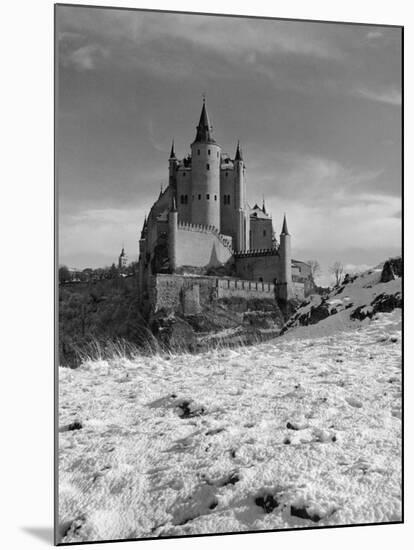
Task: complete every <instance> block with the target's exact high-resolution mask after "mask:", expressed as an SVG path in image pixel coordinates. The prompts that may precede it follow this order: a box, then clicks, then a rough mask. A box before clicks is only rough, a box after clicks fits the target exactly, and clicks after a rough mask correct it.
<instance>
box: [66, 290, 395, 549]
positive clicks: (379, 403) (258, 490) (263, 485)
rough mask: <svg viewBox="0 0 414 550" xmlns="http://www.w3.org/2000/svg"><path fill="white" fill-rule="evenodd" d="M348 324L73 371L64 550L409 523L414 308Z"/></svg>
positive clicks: (69, 379)
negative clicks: (405, 318)
mask: <svg viewBox="0 0 414 550" xmlns="http://www.w3.org/2000/svg"><path fill="white" fill-rule="evenodd" d="M394 283H395V281H391V283H389V284H391V285H392V284H394ZM361 292H363V291H361ZM345 298H347V295H346V293H345V292H344V293H343V294H342V295H339V296H338V300H339V299H341V300H342V303H344V304H345V303H346V301H347V300H346V299H345ZM344 315H345V313H344V314H341V313H338V314H336V315H333V316H331V317H329V318H327V319H325V320H324V321H321V323H319V324H318V325H314V326H312V327H310V326H309V327H299V328H294V329H293V330H291V331H289V332H287V333H286V334H285V335H284V336H283V337H280V338H276V339H274V340H272V341H270V342H267V343H262V344H259V345H256V346H251V347H245V348H239V349H236V350H231V349H223V350H215V351H210V352H207V353H204V354H199V355H175V356H171V357H152V358H144V357H142V358H137V359H135V360H133V361H129V360H114V361H111V362H106V361H101V362H89V363H86V364H84V365H83V366H81V367H80V368H78V369H76V370H70V369H67V368H60V369H59V376H60V403H59V413H60V419H59V425H60V434H59V457H60V474H59V476H60V477H59V518H60V524H61V533H62V541H63V542H71V541H86V540H89V541H92V540H100V539H101V540H102V539H122V538H135V537H154V536H155V537H158V536H169V535H188V534H198V533H220V532H230V531H231V532H234V531H252V530H263V529H284V528H292V527H299V528H300V527H306V526H323V525H338V524H342V525H343V524H355V523H371V522H388V521H398V520H400V519H401V310H400V309H396V310H394V311H392V312H391V313H379V314H377V315H376V316H375V317H374V319H372V320H368V319H367V320H365V321H363V322H359V321H353V322H352V323H351V322H349V313H348V310H347V313H346V315H348V317H344ZM340 316H342V317H343V319H342V321H341V317H340ZM330 323H331V324H332V323H340V326H337V327H332V326H331V324H330ZM323 325H325V327H324V326H323ZM312 331H313V332H312Z"/></svg>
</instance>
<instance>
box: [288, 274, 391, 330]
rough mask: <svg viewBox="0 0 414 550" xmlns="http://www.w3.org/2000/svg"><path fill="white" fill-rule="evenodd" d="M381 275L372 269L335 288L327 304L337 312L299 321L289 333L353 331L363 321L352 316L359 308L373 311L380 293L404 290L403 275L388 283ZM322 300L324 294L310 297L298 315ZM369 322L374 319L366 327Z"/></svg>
mask: <svg viewBox="0 0 414 550" xmlns="http://www.w3.org/2000/svg"><path fill="white" fill-rule="evenodd" d="M380 278H381V269H371V270H369V271H367V272H365V273H362V274H361V275H359V276H358V277H357V278H356V279H355V280H354V281H353V282H352V283H348V284H347V285H345V286H343V287H342V288H338V289H334V290H333V291H332V292H331V293H330V295H329V297H328V299H327V302H326V303H327V305H328V306H329V310H330V311H332V310H333V309H334V310H336V311H337V313H334V314H331V315H330V316H329V317H326V318H325V319H323V320H321V321H319V322H318V323H317V324H315V325H308V326H300V322H299V321H296V322H295V323H294V324H293V325H292V328H289V330H288V332H287V334H286V336H287V337H290V336H291V337H293V338H311V337H319V336H326V335H329V334H336V333H338V332H341V331H348V330H352V329H354V328H355V327H356V326H359V323H357V322H356V321H354V320H352V319H351V317H350V316H351V313H352V312H353V311H355V309H357V308H358V307H363V309H362V311H363V312H366V311H370V310H372V307H371V303H372V302H373V301H374V300H375V298H376V297H377V296H379V295H380V294H385V295H397V294H400V293H401V289H402V280H401V278H397V279H394V280H392V281H389V282H387V283H381V282H380ZM322 300H323V298H322V297H321V296H320V295H317V294H315V295H312V296H310V297H309V298H308V299H307V300H306V302H305V303H306V305H305V306H302V307H300V308H299V310H298V312H297V314H298V316H300V315H304V314H307V313H309V312H310V310H311V308H312V307H317V306H319V305H320V304H321V302H322ZM369 323H370V321H369V319H367V320H366V321H364V322H363V326H365V325H368V324H369ZM399 330H400V328H399ZM289 335H290V336H289Z"/></svg>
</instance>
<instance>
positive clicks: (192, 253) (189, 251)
mask: <svg viewBox="0 0 414 550" xmlns="http://www.w3.org/2000/svg"><path fill="white" fill-rule="evenodd" d="M232 254H233V250H232V246H231V244H230V243H229V240H228V238H227V239H226V238H224V237H222V236H221V235H220V233H219V232H218V230H217V229H216V228H215V227H213V226H211V225H210V226H206V225H198V224H190V223H179V224H178V231H177V243H176V265H177V267H181V266H193V267H207V268H210V267H219V266H221V265H225V264H226V263H227V262H228V261H229V260H231V258H232Z"/></svg>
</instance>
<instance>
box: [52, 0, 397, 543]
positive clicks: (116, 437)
mask: <svg viewBox="0 0 414 550" xmlns="http://www.w3.org/2000/svg"><path fill="white" fill-rule="evenodd" d="M55 30H56V44H55V61H56V70H55V123H56V140H55V148H56V153H55V165H56V199H57V200H56V205H57V206H56V232H57V242H58V254H57V258H56V273H57V285H58V290H57V312H58V313H57V331H58V339H57V340H58V341H57V344H58V345H57V348H58V349H57V361H56V385H57V390H58V391H57V396H56V398H57V399H56V404H57V410H56V415H57V416H56V426H57V429H56V434H55V437H56V450H57V453H56V455H57V456H56V468H57V472H56V495H57V499H56V517H55V537H56V543H57V544H76V543H86V542H98V541H120V540H132V539H152V538H169V537H189V536H199V535H221V534H242V533H250V532H260V531H280V530H293V529H310V528H327V527H334V526H354V525H374V524H388V523H400V522H402V519H403V518H402V504H403V503H402V451H401V446H402V425H401V424H402V333H401V326H402V305H403V304H402V281H403V262H402V256H401V253H402V220H401V216H402V48H403V43H402V36H403V29H402V27H397V26H387V25H376V26H373V25H367V24H347V23H341V22H319V21H300V20H286V19H285V20H282V19H271V18H260V17H254V18H253V17H240V16H238V17H236V16H231V15H228V14H226V15H224V14H223V15H214V16H213V15H205V14H196V13H180V12H161V11H151V10H132V9H120V8H119V9H118V8H104V7H86V6H71V5H56V7H55ZM274 536H275V537H277V534H276V533H275V535H274Z"/></svg>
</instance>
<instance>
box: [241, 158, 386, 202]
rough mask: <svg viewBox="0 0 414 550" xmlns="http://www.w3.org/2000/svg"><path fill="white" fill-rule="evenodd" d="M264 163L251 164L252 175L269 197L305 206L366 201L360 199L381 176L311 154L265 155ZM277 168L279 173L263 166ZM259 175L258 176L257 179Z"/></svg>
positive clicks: (379, 172)
mask: <svg viewBox="0 0 414 550" xmlns="http://www.w3.org/2000/svg"><path fill="white" fill-rule="evenodd" d="M264 153H265V156H264V159H265V160H264V161H261V160H259V162H252V163H251V165H249V169H250V174H251V176H250V177H252V178H254V179H255V180H256V181H257V182H258V185H257V186H258V187H259V189H261V192H262V193H265V194H266V196H271V195H274V196H277V197H279V198H281V197H283V198H286V199H291V198H297V199H298V200H300V202H301V203H302V204H306V205H312V207H315V206H317V205H323V204H332V201H335V203H336V204H337V205H338V206H340V205H341V204H345V205H347V204H348V201H349V198H350V197H351V196H352V197H353V199H354V200H361V201H362V200H363V197H362V196H361V195H362V194H363V193H364V192H365V190H366V189H367V188H370V187H371V186H372V185H373V183H374V182H375V181H376V180H377V178H378V177H379V176H381V174H382V170H381V169H377V170H368V169H359V170H358V169H355V168H351V167H346V166H344V165H342V164H341V163H340V162H338V161H335V160H332V159H329V158H323V157H320V156H315V155H311V154H299V153H290V152H289V153H286V152H277V153H273V154H272V153H271V152H264ZM266 164H267V165H268V166H277V170H276V172H274V171H271V172H268V171H267V170H266V171H263V167H264V166H266ZM256 174H257V176H256Z"/></svg>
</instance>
